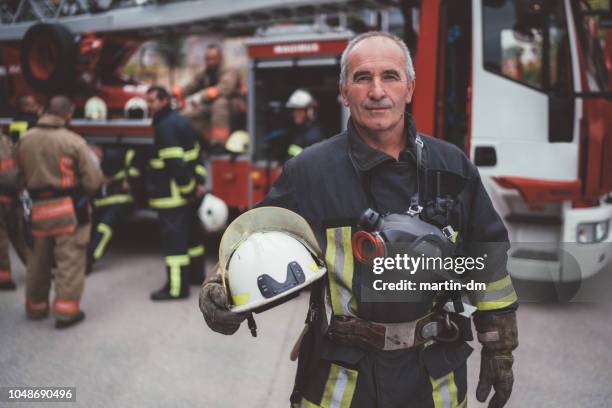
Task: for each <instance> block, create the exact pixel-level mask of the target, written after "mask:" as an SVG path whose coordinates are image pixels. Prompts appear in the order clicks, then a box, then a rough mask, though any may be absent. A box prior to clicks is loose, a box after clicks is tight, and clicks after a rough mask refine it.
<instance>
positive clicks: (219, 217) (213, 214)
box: [198, 193, 229, 232]
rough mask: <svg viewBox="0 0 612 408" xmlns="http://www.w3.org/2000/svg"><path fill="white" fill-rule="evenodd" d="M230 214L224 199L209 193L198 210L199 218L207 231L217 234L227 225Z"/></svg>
mask: <svg viewBox="0 0 612 408" xmlns="http://www.w3.org/2000/svg"><path fill="white" fill-rule="evenodd" d="M228 212H229V211H228V209H227V204H225V202H224V201H223V200H222V199H220V198H219V197H217V196H214V195H212V194H210V193H208V194H206V195H205V196H204V199H203V200H202V204H201V205H200V208H199V209H198V217H200V221H202V225H203V226H204V229H205V230H206V231H208V232H217V231H221V230H222V229H223V227H225V224H227V216H228Z"/></svg>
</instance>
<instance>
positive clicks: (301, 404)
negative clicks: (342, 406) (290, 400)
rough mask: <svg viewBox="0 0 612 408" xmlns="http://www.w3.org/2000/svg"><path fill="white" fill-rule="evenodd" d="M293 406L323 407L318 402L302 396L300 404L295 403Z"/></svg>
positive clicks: (306, 407) (305, 407) (298, 407)
mask: <svg viewBox="0 0 612 408" xmlns="http://www.w3.org/2000/svg"><path fill="white" fill-rule="evenodd" d="M293 408H321V407H320V406H319V405H317V404H313V403H312V402H310V401H308V400H307V399H306V398H302V400H301V401H300V403H299V404H294V405H293Z"/></svg>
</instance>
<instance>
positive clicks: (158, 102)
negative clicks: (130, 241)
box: [146, 86, 206, 301]
mask: <svg viewBox="0 0 612 408" xmlns="http://www.w3.org/2000/svg"><path fill="white" fill-rule="evenodd" d="M146 97H147V104H148V108H149V111H150V112H151V114H152V115H153V127H154V129H155V153H154V157H153V158H151V159H150V160H149V166H148V177H147V190H148V193H149V206H150V207H151V208H153V209H155V210H157V212H158V214H159V225H160V233H161V234H160V235H161V242H162V250H163V252H164V260H165V264H166V277H167V278H166V283H165V284H164V286H163V287H161V288H160V289H159V290H157V291H155V292H153V293H152V294H151V299H152V300H154V301H161V300H174V299H183V298H186V297H188V296H189V285H190V283H191V284H195V285H200V284H201V283H202V281H203V280H204V245H203V244H202V233H201V229H200V221H199V219H198V207H199V201H201V199H202V197H203V196H204V194H205V192H206V189H205V187H204V177H205V176H206V169H205V168H204V166H203V165H202V163H201V157H200V143H199V141H198V138H197V135H196V133H195V131H194V130H193V128H192V127H191V126H190V125H189V122H188V121H187V120H186V119H185V118H184V117H182V116H181V115H180V114H179V113H178V112H176V111H174V110H172V108H171V107H170V94H169V93H168V91H167V90H166V89H165V88H163V87H159V86H153V87H151V88H149V90H148V91H147V95H146Z"/></svg>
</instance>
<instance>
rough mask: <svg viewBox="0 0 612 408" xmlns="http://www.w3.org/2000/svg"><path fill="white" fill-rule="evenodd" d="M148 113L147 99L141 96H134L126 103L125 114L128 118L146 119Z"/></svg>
mask: <svg viewBox="0 0 612 408" xmlns="http://www.w3.org/2000/svg"><path fill="white" fill-rule="evenodd" d="M148 114H149V107H148V106H147V101H145V100H144V99H143V98H142V97H140V96H133V97H131V98H130V99H128V101H127V102H126V103H125V108H124V109H123V115H124V116H125V117H126V118H128V119H144V118H146V117H147V116H148Z"/></svg>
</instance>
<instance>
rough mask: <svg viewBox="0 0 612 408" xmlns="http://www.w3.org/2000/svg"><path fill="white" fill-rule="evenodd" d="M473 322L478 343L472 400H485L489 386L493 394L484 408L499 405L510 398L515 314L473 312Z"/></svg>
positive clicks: (515, 336) (515, 341) (515, 335)
mask: <svg viewBox="0 0 612 408" xmlns="http://www.w3.org/2000/svg"><path fill="white" fill-rule="evenodd" d="M474 325H475V326H476V330H477V331H478V340H479V341H480V343H482V355H481V360H480V378H479V380H478V387H477V388H476V399H477V400H478V401H480V402H485V401H486V400H487V397H488V396H489V394H490V392H491V388H493V389H494V390H495V393H494V394H493V397H492V398H491V400H490V401H489V405H488V407H489V408H502V407H503V406H504V405H506V403H507V402H508V399H510V394H511V393H512V386H513V384H514V376H513V374H512V363H513V362H514V357H512V351H513V350H514V349H515V348H516V347H517V346H518V328H517V326H516V313H515V312H514V311H512V312H506V313H500V314H495V313H494V312H485V313H481V314H477V315H475V316H474Z"/></svg>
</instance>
